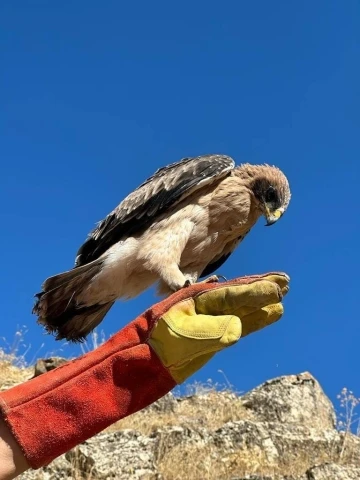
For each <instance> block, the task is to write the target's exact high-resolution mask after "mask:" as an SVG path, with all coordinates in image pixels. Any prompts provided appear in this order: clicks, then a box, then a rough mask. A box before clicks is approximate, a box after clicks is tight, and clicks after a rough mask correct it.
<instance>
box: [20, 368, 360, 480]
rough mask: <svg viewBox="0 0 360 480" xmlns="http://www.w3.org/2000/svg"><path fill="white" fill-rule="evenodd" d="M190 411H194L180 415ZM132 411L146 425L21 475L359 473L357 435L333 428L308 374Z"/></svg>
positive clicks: (169, 478)
mask: <svg viewBox="0 0 360 480" xmlns="http://www.w3.org/2000/svg"><path fill="white" fill-rule="evenodd" d="M234 404H237V409H236V410H234V409H233V406H234ZM219 406H221V409H222V410H221V411H222V412H223V411H224V409H225V410H226V409H228V410H229V412H233V414H232V416H231V418H229V419H227V420H226V421H225V422H224V423H223V424H222V425H221V426H220V427H216V428H213V427H211V426H209V425H207V424H206V420H204V419H206V418H209V417H207V416H206V415H205V412H208V411H210V412H211V415H212V416H214V417H216V416H217V415H218V416H219V415H220V414H219V411H220V410H219V408H220V407H219ZM239 406H241V408H240V407H239ZM194 409H195V410H194ZM196 409H198V410H196ZM190 411H192V412H193V413H194V411H195V412H197V414H196V415H195V417H194V415H193V416H192V418H189V419H187V415H186V413H187V412H190ZM202 413H203V414H202ZM137 415H138V416H139V415H140V416H144V419H146V422H144V423H147V424H149V422H151V421H152V420H151V419H153V418H156V422H154V428H153V429H152V430H151V429H150V430H149V431H148V432H147V433H145V432H141V431H138V430H136V429H128V428H127V429H122V428H121V423H120V424H119V425H118V430H117V431H112V432H111V433H110V432H103V433H101V434H99V435H97V436H96V437H94V438H92V439H89V440H88V441H86V442H84V443H83V444H81V445H80V446H79V447H77V448H76V449H74V450H72V451H71V452H68V453H67V454H66V455H63V456H62V457H60V458H59V459H57V460H55V461H54V462H53V463H52V464H51V465H49V466H47V467H46V468H43V469H41V470H39V471H36V472H28V473H26V474H24V475H22V477H21V478H22V479H23V480H25V479H26V480H30V479H37V480H39V479H46V480H56V479H64V480H65V479H66V480H67V479H69V480H70V479H74V478H84V479H85V478H86V479H87V480H89V479H96V478H99V479H111V478H116V479H120V480H127V479H134V480H140V479H141V480H145V479H146V480H150V479H152V480H175V479H183V478H187V479H188V480H191V479H194V480H195V479H196V480H197V479H199V480H202V479H204V478H207V479H211V480H215V479H229V480H276V479H279V480H355V479H356V480H359V479H360V438H359V437H357V436H355V435H353V434H351V433H343V432H339V431H338V430H337V429H336V417H335V411H334V407H333V405H332V403H331V402H330V400H329V398H328V397H327V396H326V395H325V393H324V392H323V390H322V388H321V386H320V385H319V383H318V382H317V380H316V379H315V378H314V377H313V376H312V375H310V374H309V373H302V374H299V375H289V376H284V377H279V378H276V379H273V380H270V381H268V382H265V383H264V384H262V385H260V386H259V387H257V388H255V389H254V390H252V391H250V392H249V393H247V394H245V395H243V396H242V397H238V396H236V395H235V394H234V393H220V392H216V393H214V392H212V393H211V394H204V395H193V396H188V397H181V398H176V397H174V396H173V395H172V394H168V395H166V396H165V397H164V398H163V399H161V400H160V401H159V402H156V403H155V404H154V405H152V406H150V407H149V408H147V409H145V410H143V411H142V412H139V413H138V414H137ZM137 418H138V419H139V417H137ZM161 418H162V419H163V423H164V424H163V425H161V426H159V419H161ZM219 418H220V417H219ZM221 418H226V417H221ZM170 419H172V422H170ZM176 420H177V421H178V424H174V421H176ZM188 420H189V421H188ZM171 423H172V424H171ZM208 423H209V422H208ZM137 424H138V425H141V422H137ZM148 426H149V425H148Z"/></svg>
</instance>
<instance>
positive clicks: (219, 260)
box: [199, 232, 248, 278]
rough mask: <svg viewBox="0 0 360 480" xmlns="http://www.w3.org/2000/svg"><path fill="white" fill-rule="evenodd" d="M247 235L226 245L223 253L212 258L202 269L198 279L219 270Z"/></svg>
mask: <svg viewBox="0 0 360 480" xmlns="http://www.w3.org/2000/svg"><path fill="white" fill-rule="evenodd" d="M247 234H248V232H246V233H245V234H244V235H241V236H240V237H238V238H236V239H235V240H233V241H232V242H229V243H227V244H226V245H225V247H224V249H223V251H222V252H221V253H220V254H219V255H217V256H216V257H214V258H213V259H212V260H211V262H210V263H209V264H208V265H207V266H206V267H205V268H204V270H203V271H202V272H201V275H200V276H199V278H204V277H208V276H209V275H211V274H212V273H214V272H215V271H216V270H217V269H218V268H220V267H221V266H222V265H223V264H224V263H225V262H226V260H227V259H228V258H229V257H230V255H231V254H232V253H233V252H234V250H235V249H236V248H237V247H238V245H239V244H240V243H241V242H242V241H243V240H244V238H245V236H246V235H247Z"/></svg>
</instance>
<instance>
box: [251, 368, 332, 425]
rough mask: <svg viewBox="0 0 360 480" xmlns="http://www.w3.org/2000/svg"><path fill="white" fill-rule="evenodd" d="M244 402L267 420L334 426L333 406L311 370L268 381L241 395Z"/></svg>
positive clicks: (261, 418) (260, 417)
mask: <svg viewBox="0 0 360 480" xmlns="http://www.w3.org/2000/svg"><path fill="white" fill-rule="evenodd" d="M242 401H243V405H244V407H246V408H247V409H250V410H251V411H252V412H253V413H255V415H256V417H257V418H258V419H259V420H263V421H266V422H282V423H300V424H301V425H303V426H304V425H308V426H309V427H312V428H319V429H332V428H334V427H335V422H336V416H335V411H334V407H333V405H332V403H331V401H330V400H329V398H328V397H327V396H326V395H325V393H324V392H323V390H322V388H321V387H320V384H319V382H318V381H317V380H315V378H314V377H313V376H312V375H311V374H310V373H308V372H305V373H301V374H299V375H288V376H283V377H278V378H275V379H273V380H270V381H267V382H265V383H263V384H262V385H260V386H259V387H257V388H255V389H254V390H252V391H251V392H249V393H248V394H246V395H244V396H243V397H242Z"/></svg>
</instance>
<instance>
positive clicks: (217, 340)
mask: <svg viewBox="0 0 360 480" xmlns="http://www.w3.org/2000/svg"><path fill="white" fill-rule="evenodd" d="M253 278H254V280H252V281H251V282H250V283H241V279H239V280H235V281H233V282H231V281H230V282H226V283H224V284H221V283H217V284H215V285H214V286H213V288H211V289H208V290H206V291H204V292H200V293H198V294H196V295H194V296H192V297H190V298H187V299H185V300H182V301H180V302H178V303H175V305H173V306H171V308H170V309H169V310H168V311H167V312H166V313H164V314H163V315H162V316H161V317H160V318H159V320H158V323H157V325H156V326H155V328H154V329H153V331H152V334H151V337H150V339H149V344H150V345H151V347H152V348H153V349H154V350H155V352H156V353H157V355H158V356H159V358H160V359H161V361H162V363H163V364H164V366H165V367H166V368H167V369H168V370H169V372H170V373H171V375H172V377H173V378H174V380H175V381H176V382H177V383H182V382H183V381H184V380H186V378H188V377H189V376H190V375H192V374H193V373H194V372H195V371H197V370H198V369H199V368H201V367H202V366H203V365H205V363H206V362H208V361H209V360H210V358H211V357H212V356H213V355H214V354H215V353H216V352H218V351H220V350H223V349H224V348H227V347H229V346H231V345H233V344H234V343H236V342H237V341H238V340H239V339H240V337H241V336H243V337H244V336H246V335H248V334H250V333H253V332H255V331H257V330H260V329H261V328H264V327H266V326H268V325H270V324H272V323H274V322H276V321H277V320H279V319H280V318H281V316H282V314H283V305H282V303H281V302H282V298H283V296H284V295H286V293H287V292H288V290H289V286H288V284H289V277H288V276H287V275H285V274H281V273H275V274H269V275H265V276H262V277H253Z"/></svg>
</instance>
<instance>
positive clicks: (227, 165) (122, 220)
mask: <svg viewBox="0 0 360 480" xmlns="http://www.w3.org/2000/svg"><path fill="white" fill-rule="evenodd" d="M234 167H235V162H234V160H233V159H232V158H231V157H228V156H226V155H202V156H199V157H193V158H184V159H182V160H180V161H179V162H175V163H172V164H170V165H168V166H166V167H162V168H160V169H158V170H157V171H156V172H155V173H154V175H152V176H151V177H149V178H148V179H147V180H145V182H143V183H142V184H141V185H140V186H139V187H138V188H137V189H136V190H134V191H133V192H132V193H130V194H129V195H128V196H127V197H126V198H125V199H124V200H123V201H122V202H121V203H120V204H119V205H118V206H117V207H116V208H115V209H114V210H113V211H112V212H111V213H110V214H109V215H108V216H107V217H106V218H105V219H104V220H103V221H101V222H100V223H99V224H98V226H97V227H96V228H95V230H94V231H93V232H92V233H91V234H90V236H89V238H88V239H87V240H86V241H85V242H84V244H83V245H82V246H81V247H80V248H79V250H78V252H77V255H76V260H75V266H76V267H78V266H81V265H84V264H86V263H89V262H91V261H93V260H95V259H97V258H99V257H100V256H101V255H102V254H103V253H104V252H105V251H106V250H108V248H110V247H111V246H112V245H114V244H116V243H117V242H118V241H119V240H121V238H123V237H128V236H130V235H134V234H137V233H140V232H141V231H143V230H144V229H145V228H146V227H148V226H149V225H150V224H151V223H153V222H154V221H155V220H156V218H157V217H159V215H161V214H163V213H164V212H166V211H168V210H169V209H170V208H172V207H174V206H175V205H176V204H177V203H179V202H180V201H182V200H183V199H185V198H186V197H187V196H189V195H190V194H192V193H193V192H195V191H196V190H198V189H200V188H202V187H204V186H206V185H210V184H211V183H213V182H215V181H217V180H220V179H222V178H224V177H225V176H226V175H228V174H229V172H231V170H233V169H234Z"/></svg>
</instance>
